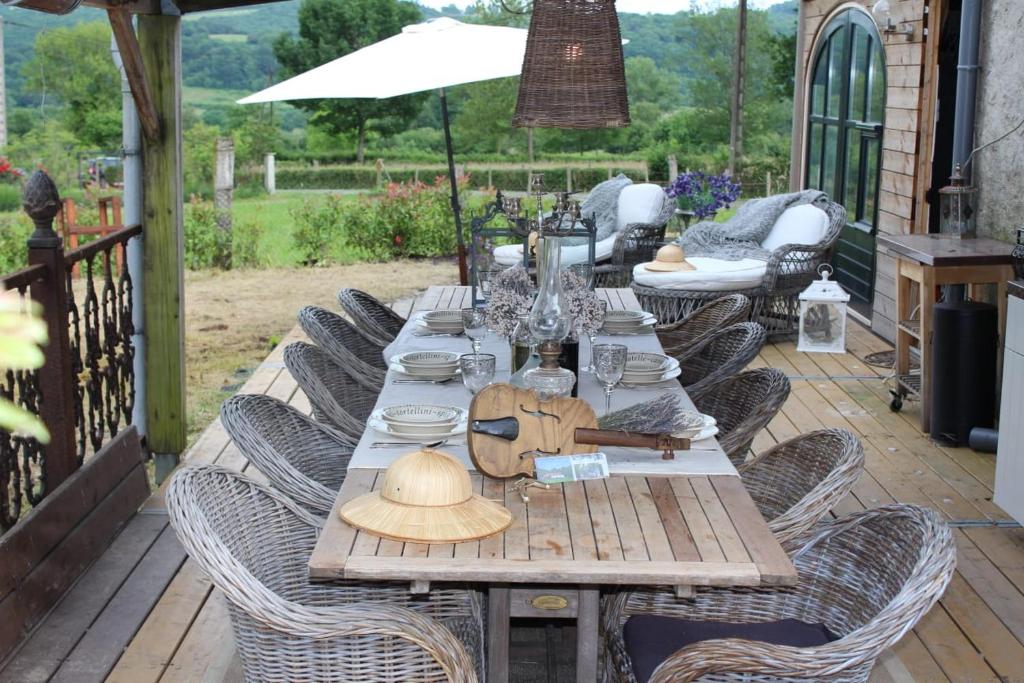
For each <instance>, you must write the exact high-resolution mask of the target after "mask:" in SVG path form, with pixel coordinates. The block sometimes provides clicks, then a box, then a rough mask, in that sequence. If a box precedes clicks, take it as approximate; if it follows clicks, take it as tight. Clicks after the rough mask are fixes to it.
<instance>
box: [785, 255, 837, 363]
mask: <svg viewBox="0 0 1024 683" xmlns="http://www.w3.org/2000/svg"><path fill="white" fill-rule="evenodd" d="M818 273H819V274H820V275H821V279H820V280H815V281H814V282H812V283H811V284H810V286H809V287H808V288H807V289H805V290H804V291H802V292H800V339H799V341H798V342H797V346H796V350H797V351H805V352H810V353H846V304H847V303H849V301H850V295H849V294H847V293H846V290H844V289H843V288H842V287H841V286H840V284H839V283H838V282H834V281H832V280H829V279H828V278H829V275H831V274H832V266H830V265H828V264H827V263H823V264H822V265H820V266H818Z"/></svg>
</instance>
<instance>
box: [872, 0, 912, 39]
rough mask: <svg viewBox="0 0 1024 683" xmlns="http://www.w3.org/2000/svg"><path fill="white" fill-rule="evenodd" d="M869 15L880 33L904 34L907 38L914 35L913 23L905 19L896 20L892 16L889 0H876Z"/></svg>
mask: <svg viewBox="0 0 1024 683" xmlns="http://www.w3.org/2000/svg"><path fill="white" fill-rule="evenodd" d="M871 16H872V17H873V18H874V20H875V24H877V25H878V30H880V31H881V32H882V33H886V34H895V35H900V36H904V37H905V38H907V40H910V39H911V38H913V37H914V25H913V24H911V23H910V22H907V21H903V22H897V21H896V20H895V19H893V18H892V9H891V8H890V7H889V0H878V2H876V3H875V4H874V6H873V7H872V8H871Z"/></svg>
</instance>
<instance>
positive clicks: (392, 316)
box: [338, 288, 405, 346]
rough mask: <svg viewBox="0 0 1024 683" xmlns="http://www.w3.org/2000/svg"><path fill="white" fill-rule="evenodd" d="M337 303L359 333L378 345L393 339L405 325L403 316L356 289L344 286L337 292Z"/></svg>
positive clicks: (384, 344)
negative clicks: (344, 287)
mask: <svg viewBox="0 0 1024 683" xmlns="http://www.w3.org/2000/svg"><path fill="white" fill-rule="evenodd" d="M338 303H340V304H341V307H342V308H343V309H344V311H345V313H347V314H348V316H349V317H350V318H352V322H353V323H355V326H356V329H357V330H359V333H360V334H362V335H363V336H364V337H366V338H367V339H368V340H370V341H372V342H373V343H375V344H378V345H380V346H387V345H388V344H390V343H391V342H393V341H395V337H397V336H398V333H399V332H401V331H402V327H403V326H404V325H405V318H403V317H402V316H400V315H398V314H397V313H395V312H394V311H392V310H391V309H390V308H389V307H388V306H387V305H386V304H384V303H382V302H380V301H379V300H377V299H376V298H374V297H373V296H371V295H369V294H367V293H366V292H363V291H360V290H358V289H350V288H346V289H343V290H341V291H340V292H338Z"/></svg>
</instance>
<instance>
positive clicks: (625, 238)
mask: <svg viewBox="0 0 1024 683" xmlns="http://www.w3.org/2000/svg"><path fill="white" fill-rule="evenodd" d="M675 210H676V203H675V200H674V199H670V198H669V197H667V196H666V197H665V200H664V204H662V207H661V211H660V212H659V213H658V215H657V217H656V218H655V219H654V221H653V222H651V223H631V224H629V225H627V226H626V227H625V228H623V229H622V230H621V231H620V232H619V233H618V235H617V236H616V237H615V244H614V245H613V246H612V255H611V258H610V259H609V260H608V261H606V262H603V263H599V264H597V267H596V268H594V282H595V286H597V287H627V286H629V283H630V281H631V280H632V279H633V266H635V265H636V264H638V263H644V262H646V261H651V260H653V259H654V253H655V252H656V251H658V249H659V248H660V247H661V246H662V244H664V242H665V228H666V227H667V226H668V222H669V221H670V220H671V219H672V216H673V214H675Z"/></svg>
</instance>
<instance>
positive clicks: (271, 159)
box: [263, 152, 277, 194]
mask: <svg viewBox="0 0 1024 683" xmlns="http://www.w3.org/2000/svg"><path fill="white" fill-rule="evenodd" d="M263 186H264V187H265V188H266V190H267V194H274V193H275V192H277V159H276V157H275V156H274V153H273V152H267V154H266V156H264V157H263Z"/></svg>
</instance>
